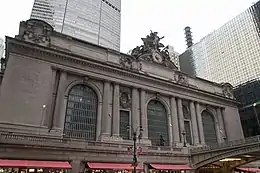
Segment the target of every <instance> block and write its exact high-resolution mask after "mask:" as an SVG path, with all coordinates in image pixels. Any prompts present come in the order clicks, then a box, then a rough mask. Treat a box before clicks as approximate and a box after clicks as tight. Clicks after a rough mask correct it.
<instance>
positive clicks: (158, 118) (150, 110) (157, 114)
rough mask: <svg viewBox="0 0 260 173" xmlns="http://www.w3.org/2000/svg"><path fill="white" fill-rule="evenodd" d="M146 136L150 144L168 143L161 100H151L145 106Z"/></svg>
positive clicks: (164, 111) (165, 116) (166, 126)
mask: <svg viewBox="0 0 260 173" xmlns="http://www.w3.org/2000/svg"><path fill="white" fill-rule="evenodd" d="M147 119H148V137H149V139H150V140H151V142H152V145H157V146H159V145H169V140H168V120H167V113H166V110H165V108H164V106H163V105H162V103H161V102H159V101H156V100H152V101H150V102H149V104H148V107H147Z"/></svg>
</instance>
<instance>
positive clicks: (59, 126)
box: [53, 71, 67, 132]
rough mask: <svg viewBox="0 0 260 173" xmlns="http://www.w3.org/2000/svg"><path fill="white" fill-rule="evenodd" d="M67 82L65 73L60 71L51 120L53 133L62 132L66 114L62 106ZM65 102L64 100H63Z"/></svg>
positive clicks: (64, 107)
mask: <svg viewBox="0 0 260 173" xmlns="http://www.w3.org/2000/svg"><path fill="white" fill-rule="evenodd" d="M66 82H67V72H65V71H61V72H60V78H59V84H58V93H57V100H56V106H55V113H54V118H53V129H54V131H58V132H59V131H60V132H62V131H63V126H64V120H65V114H66V106H65V105H64V96H65V88H66V86H65V85H66ZM65 100H66V99H65Z"/></svg>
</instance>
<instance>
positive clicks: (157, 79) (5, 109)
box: [0, 19, 243, 171]
mask: <svg viewBox="0 0 260 173" xmlns="http://www.w3.org/2000/svg"><path fill="white" fill-rule="evenodd" d="M28 28H29V29H28ZM32 28H33V29H32ZM6 48H7V57H6V58H7V64H6V69H5V71H4V77H3V80H2V84H1V88H0V89H1V90H0V110H1V116H0V126H1V129H0V130H1V131H2V134H4V133H7V134H9V137H8V140H7V137H5V138H4V139H5V140H6V141H12V140H10V139H15V140H17V139H21V140H23V141H24V142H21V143H20V144H21V145H22V144H24V145H27V146H28V145H30V141H31V142H32V144H35V145H36V142H35V140H36V139H37V141H41V142H40V143H41V146H42V147H41V148H39V149H37V148H34V149H33V150H28V149H21V148H19V147H17V146H16V147H12V146H11V145H10V146H9V147H10V148H9V151H8V154H7V150H0V157H1V158H2V157H12V158H13V157H16V158H19V157H20V158H30V159H32V158H38V159H44V158H45V159H52V158H53V159H59V160H70V161H71V162H72V165H73V166H74V168H75V169H79V167H80V166H79V164H82V163H85V162H88V161H101V160H102V161H106V162H113V161H114V162H115V161H117V162H131V161H132V157H131V155H126V153H127V147H128V146H131V144H132V141H131V140H123V139H122V137H121V136H120V110H125V111H128V112H129V113H130V120H129V125H131V126H132V127H133V129H136V128H137V127H139V126H140V125H141V126H142V129H143V133H142V139H141V140H140V144H139V145H140V146H142V147H143V151H142V154H141V155H140V157H139V161H140V162H145V163H156V162H157V163H158V162H164V163H189V162H190V160H189V154H188V150H187V148H183V142H185V141H186V140H188V139H186V140H185V139H184V137H185V136H184V135H182V132H183V131H185V128H186V126H185V123H184V122H186V120H185V119H186V118H185V117H184V112H183V106H184V105H186V107H187V108H188V110H189V112H190V119H188V120H187V122H190V131H191V133H190V135H191V141H190V143H189V144H188V146H189V147H196V146H203V145H206V141H205V140H206V139H205V135H204V133H205V132H204V129H203V128H204V127H203V120H202V119H203V117H202V115H203V111H207V112H209V113H210V114H211V115H212V117H213V119H214V125H215V127H212V128H215V130H216V137H217V142H218V143H223V142H224V141H225V140H237V139H241V138H243V132H242V128H241V123H240V119H239V114H238V109H237V102H236V101H235V100H234V97H233V95H232V92H231V91H232V90H231V86H230V85H227V84H225V85H224V84H217V83H212V82H209V81H206V80H203V79H200V78H193V77H189V76H187V75H186V74H183V73H181V72H180V71H178V70H177V69H176V68H174V65H172V64H169V63H168V62H166V61H165V63H164V64H162V63H159V62H155V61H153V60H149V61H148V60H147V59H137V58H133V57H132V56H130V55H125V54H122V53H120V52H116V51H113V50H110V49H107V48H103V47H100V46H97V45H93V44H89V43H85V42H82V41H80V40H77V39H74V38H71V37H69V36H66V35H62V34H60V33H57V32H55V31H53V29H52V28H51V27H50V26H49V25H48V24H46V23H44V22H42V21H38V20H37V21H35V20H32V19H31V20H28V21H26V22H22V23H21V25H20V32H19V35H17V36H16V37H15V38H10V37H7V40H6ZM76 85H86V86H88V87H90V88H92V89H93V91H94V92H95V93H96V95H97V121H96V122H97V123H96V129H95V133H96V135H95V137H96V138H95V141H92V143H93V144H92V143H91V142H86V143H84V142H82V140H80V139H75V140H74V139H70V140H68V139H67V138H66V141H65V137H64V128H65V127H64V122H65V115H66V109H67V102H68V99H69V93H70V91H71V89H72V88H73V87H74V86H76ZM227 93H228V94H227ZM152 100H156V101H158V102H160V103H161V104H162V105H163V106H164V108H165V110H166V114H167V122H168V123H167V124H166V126H167V128H168V133H167V134H168V137H167V138H168V143H169V146H151V141H150V139H149V133H148V126H149V121H148V120H147V114H148V111H147V106H148V104H149V102H150V101H152ZM184 103H185V104H184ZM10 133H12V135H13V136H12V135H10ZM15 135H16V136H15ZM21 135H24V136H27V137H22V138H21V137H17V136H21ZM10 136H11V137H10ZM33 136H34V137H33ZM40 137H42V138H44V140H43V139H42V138H41V140H40V139H39V138H40ZM34 138H35V140H32V139H34ZM54 139H55V142H54V141H53V140H54ZM57 140H58V141H57ZM42 141H44V144H43V142H42ZM48 141H49V142H48ZM51 141H53V142H51ZM64 141H65V142H64ZM7 143H8V142H7ZM38 144H39V143H37V145H38ZM94 144H95V145H94ZM108 144H110V145H108ZM54 145H55V146H54ZM113 145H114V148H113ZM48 146H52V150H48V149H47V148H48ZM76 146H77V147H76ZM84 146H85V147H84ZM95 146H96V147H95ZM100 146H102V147H101V148H100ZM91 147H92V148H91ZM55 148H56V149H55ZM69 148H70V149H69ZM89 148H91V149H89ZM82 150H84V152H81V153H80V152H78V151H82ZM25 153H26V155H27V156H23V154H25ZM12 154H13V155H12ZM158 160H159V161H158ZM189 164H192V163H189ZM75 171H77V170H75Z"/></svg>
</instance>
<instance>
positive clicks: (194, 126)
mask: <svg viewBox="0 0 260 173" xmlns="http://www.w3.org/2000/svg"><path fill="white" fill-rule="evenodd" d="M190 113H191V124H192V132H193V133H192V134H193V141H194V145H198V144H199V133H198V124H197V117H196V111H195V106H194V102H193V101H191V102H190Z"/></svg>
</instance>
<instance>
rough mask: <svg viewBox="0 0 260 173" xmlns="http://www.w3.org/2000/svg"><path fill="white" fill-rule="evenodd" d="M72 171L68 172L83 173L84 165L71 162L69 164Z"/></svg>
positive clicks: (79, 162) (77, 161) (78, 161)
mask: <svg viewBox="0 0 260 173" xmlns="http://www.w3.org/2000/svg"><path fill="white" fill-rule="evenodd" d="M71 166H72V169H71V170H70V172H71V173H83V172H84V168H85V165H84V164H83V163H82V162H81V161H80V160H73V161H72V162H71Z"/></svg>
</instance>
